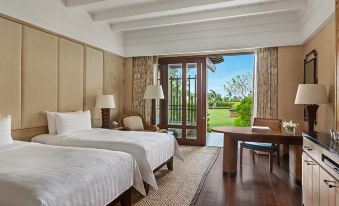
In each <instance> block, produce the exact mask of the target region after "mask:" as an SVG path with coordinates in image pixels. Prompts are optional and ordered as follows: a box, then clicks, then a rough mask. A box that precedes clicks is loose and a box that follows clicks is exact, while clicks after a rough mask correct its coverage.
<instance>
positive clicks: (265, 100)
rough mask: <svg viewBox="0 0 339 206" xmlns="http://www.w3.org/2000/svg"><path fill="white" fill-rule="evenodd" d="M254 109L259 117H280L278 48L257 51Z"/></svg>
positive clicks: (255, 114)
mask: <svg viewBox="0 0 339 206" xmlns="http://www.w3.org/2000/svg"><path fill="white" fill-rule="evenodd" d="M254 76H255V77H254V101H253V104H254V107H253V108H254V111H253V116H254V117H259V118H269V119H277V118H278V48H276V47H273V48H262V49H258V50H257V51H256V67H255V75H254Z"/></svg>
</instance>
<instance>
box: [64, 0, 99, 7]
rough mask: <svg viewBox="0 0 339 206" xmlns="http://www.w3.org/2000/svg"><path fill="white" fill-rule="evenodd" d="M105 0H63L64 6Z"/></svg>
mask: <svg viewBox="0 0 339 206" xmlns="http://www.w3.org/2000/svg"><path fill="white" fill-rule="evenodd" d="M101 1H105V0H63V2H64V4H65V6H66V7H76V6H83V5H86V4H92V3H97V2H101Z"/></svg>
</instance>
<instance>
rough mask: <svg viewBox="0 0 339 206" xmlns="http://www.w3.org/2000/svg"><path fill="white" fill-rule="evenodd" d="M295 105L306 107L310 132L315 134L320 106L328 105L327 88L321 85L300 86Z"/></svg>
mask: <svg viewBox="0 0 339 206" xmlns="http://www.w3.org/2000/svg"><path fill="white" fill-rule="evenodd" d="M294 103H295V104H304V105H306V111H307V117H308V130H309V131H310V132H314V123H315V118H316V113H317V110H318V107H319V104H326V103H327V95H326V89H325V87H324V86H323V85H321V84H299V86H298V91H297V95H296V97H295V102H294Z"/></svg>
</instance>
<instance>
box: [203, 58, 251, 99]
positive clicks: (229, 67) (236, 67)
mask: <svg viewBox="0 0 339 206" xmlns="http://www.w3.org/2000/svg"><path fill="white" fill-rule="evenodd" d="M224 60H225V61H224V62H222V63H220V64H217V65H216V67H217V69H216V71H215V72H212V71H211V70H208V74H207V75H208V91H210V90H214V91H216V92H217V93H219V94H221V96H222V97H224V96H225V95H226V93H225V91H224V84H225V81H228V80H230V79H232V77H233V76H236V75H239V74H244V73H247V72H253V68H254V54H244V55H234V56H224Z"/></svg>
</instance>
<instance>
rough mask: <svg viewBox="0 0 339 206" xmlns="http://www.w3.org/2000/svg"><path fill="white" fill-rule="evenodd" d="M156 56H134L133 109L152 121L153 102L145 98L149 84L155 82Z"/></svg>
mask: <svg viewBox="0 0 339 206" xmlns="http://www.w3.org/2000/svg"><path fill="white" fill-rule="evenodd" d="M156 61H157V58H156V57H153V56H146V57H133V97H132V101H133V103H132V110H133V111H134V112H137V113H140V114H142V115H143V116H144V118H145V119H146V121H147V122H150V119H151V112H152V104H151V103H149V102H147V101H149V100H144V93H145V90H146V87H147V85H152V84H154V65H155V63H156Z"/></svg>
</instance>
